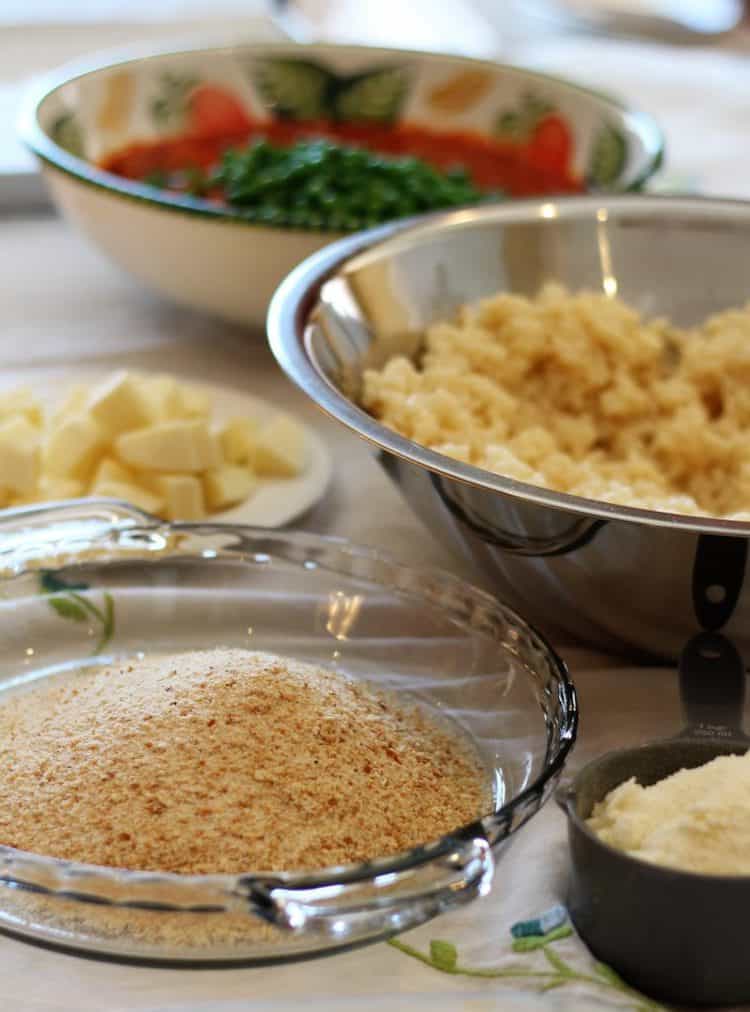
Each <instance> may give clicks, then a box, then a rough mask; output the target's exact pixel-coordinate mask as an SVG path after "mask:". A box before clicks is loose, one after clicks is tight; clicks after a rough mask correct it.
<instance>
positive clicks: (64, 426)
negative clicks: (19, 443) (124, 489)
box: [0, 415, 107, 482]
mask: <svg viewBox="0 0 750 1012" xmlns="http://www.w3.org/2000/svg"><path fill="white" fill-rule="evenodd" d="M106 444H107V437H106V433H105V432H104V430H103V429H102V427H101V426H100V425H98V424H97V423H96V422H95V421H94V419H93V418H91V417H90V416H89V415H71V416H70V417H69V418H66V419H64V420H63V421H62V422H61V423H60V424H59V425H58V426H56V427H54V428H53V429H52V431H51V432H50V434H49V437H48V439H47V442H46V444H45V446H44V452H43V458H42V470H43V471H44V473H45V474H47V475H49V476H50V477H52V478H77V479H79V480H81V481H86V480H87V479H88V477H89V474H90V472H91V470H92V468H93V466H94V464H95V463H96V461H97V459H98V457H99V456H100V454H101V452H102V451H103V450H104V447H105V446H106ZM1 481H2V478H0V482H1Z"/></svg>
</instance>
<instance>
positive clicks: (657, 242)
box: [268, 196, 750, 658]
mask: <svg viewBox="0 0 750 1012" xmlns="http://www.w3.org/2000/svg"><path fill="white" fill-rule="evenodd" d="M749 241H750V204H745V203H741V202H734V201H722V200H708V199H698V198H694V199H691V198H665V197H641V196H633V197H612V198H604V197H601V198H596V197H582V198H570V199H563V200H558V201H525V202H521V203H517V204H514V205H512V206H510V205H506V206H497V207H485V208H481V209H476V210H470V211H458V212H453V213H449V214H441V215H436V216H431V217H430V218H428V219H426V220H424V221H423V222H417V223H416V224H415V223H412V224H411V225H406V226H404V225H403V224H401V225H398V226H386V227H384V228H381V229H377V230H373V231H372V232H368V233H364V234H361V235H358V236H354V237H352V238H350V239H346V240H343V241H341V242H338V243H335V244H334V245H332V246H330V247H328V248H327V249H325V250H322V251H321V252H319V253H317V254H315V255H314V256H313V257H311V258H309V259H308V260H307V261H305V262H304V263H302V264H301V265H300V266H299V267H298V268H297V269H296V270H295V271H293V272H292V274H291V275H290V276H289V277H288V278H287V279H286V281H285V282H284V283H283V284H282V285H281V286H280V288H279V289H278V290H277V292H276V295H275V296H274V300H273V302H272V304H271V308H270V311H269V317H268V330H269V337H270V341H271V346H272V348H273V351H274V353H275V355H276V357H277V359H278V361H279V363H280V364H281V365H282V367H283V368H284V369H285V370H286V372H287V373H288V374H289V376H290V377H291V378H292V379H293V380H294V381H295V382H296V383H297V384H298V385H299V386H300V387H301V388H302V389H303V390H304V391H305V392H306V393H307V394H308V395H309V396H310V397H311V398H312V399H313V400H314V401H315V402H316V403H317V404H318V405H319V406H320V407H321V408H323V409H324V410H325V411H327V412H328V413H329V414H330V415H332V416H333V417H334V418H337V419H338V420H339V421H341V422H342V423H344V424H345V425H347V426H349V427H350V428H351V429H353V430H354V431H355V432H357V433H358V434H359V435H360V436H362V437H363V438H365V439H367V440H368V441H369V442H370V443H371V444H373V445H374V446H375V447H377V448H378V450H379V451H380V457H381V460H382V462H383V464H384V466H385V468H386V470H387V472H388V473H389V474H390V476H391V477H392V478H393V479H394V481H395V482H396V483H397V484H398V485H399V487H400V488H401V490H402V492H403V494H404V495H405V497H406V498H407V499H408V501H409V502H410V503H411V505H412V507H413V508H414V510H415V512H416V513H417V514H418V515H419V516H420V517H422V519H423V520H424V521H425V522H426V523H427V524H428V525H429V526H430V527H431V528H432V530H433V531H435V532H436V533H437V534H438V536H439V537H440V539H441V540H442V541H443V542H449V543H451V544H452V545H453V546H454V547H455V548H456V549H458V551H459V552H461V553H462V554H463V555H465V556H468V557H469V558H470V559H472V560H473V561H474V562H475V563H476V564H477V566H478V567H479V568H480V569H482V570H483V571H484V573H485V574H487V575H489V577H490V578H491V579H492V581H493V582H494V585H495V587H496V588H497V590H498V591H499V592H500V593H501V594H502V595H503V597H505V598H507V599H509V600H510V601H512V602H513V603H514V604H515V605H516V606H518V607H519V608H521V609H523V612H524V614H527V615H530V616H532V617H533V618H534V619H535V620H536V621H537V622H538V623H539V624H540V625H542V626H543V627H546V628H547V629H553V628H556V629H564V630H567V631H568V632H571V633H573V634H574V635H576V636H578V637H580V638H581V639H583V640H586V641H588V642H590V643H594V644H597V645H600V646H603V647H605V648H607V649H615V650H620V651H628V652H633V651H637V652H646V653H648V654H653V655H658V656H661V657H667V658H674V657H676V656H677V655H678V653H679V651H680V649H681V647H682V645H683V644H684V643H685V641H686V640H687V639H688V638H689V637H690V636H691V635H692V634H693V633H694V631H695V619H694V613H693V603H692V572H693V562H694V558H695V554H696V549H697V546H698V542H699V539H700V538H701V537H702V536H703V538H704V543H705V538H706V536H710V537H711V538H713V537H716V538H719V539H724V538H733V539H736V538H739V539H746V538H748V537H750V525H748V524H747V523H744V522H738V521H729V520H719V519H711V518H702V517H689V516H681V515H677V514H673V513H666V512H656V511H653V510H645V509H635V508H632V507H624V506H616V505H611V504H609V503H605V502H601V501H594V500H589V499H584V498H581V497H577V496H572V495H567V494H564V493H558V492H552V491H549V490H547V489H543V488H540V487H537V486H532V485H527V484H524V483H522V482H519V481H515V480H512V479H509V478H504V477H502V476H501V475H497V474H493V473H490V472H488V471H485V470H481V469H479V468H477V467H473V466H471V465H469V464H464V463H461V462H459V461H456V460H452V459H450V458H448V457H445V456H443V455H442V454H438V453H435V452H434V451H432V450H428V449H426V448H424V447H422V446H420V445H418V444H417V443H415V442H413V441H411V440H408V439H405V438H403V437H401V436H399V435H398V434H397V433H395V432H393V431H392V430H390V429H388V428H386V427H385V426H384V425H382V424H380V423H379V422H377V421H376V420H375V419H374V418H372V417H371V416H369V415H368V414H367V413H366V412H365V411H363V410H362V409H361V408H359V407H358V406H357V395H358V385H359V379H360V376H361V372H362V369H363V368H365V367H366V366H370V365H379V364H381V363H383V362H384V361H385V360H386V359H387V358H388V357H390V356H391V355H393V354H394V353H396V352H399V353H405V354H410V355H413V354H414V353H415V351H416V350H417V349H418V347H419V342H420V337H421V334H422V332H423V330H424V328H425V326H427V325H428V324H429V323H431V322H433V321H434V320H436V319H439V318H442V317H445V316H447V315H449V314H450V313H452V311H453V310H455V308H456V307H458V306H459V305H460V304H462V303H465V302H471V301H473V300H475V299H478V298H481V297H483V296H488V295H491V294H494V293H495V292H497V291H516V292H520V293H523V294H527V295H528V294H533V293H535V292H536V291H537V289H538V288H539V287H540V285H541V284H542V283H543V282H545V281H548V280H559V281H561V282H563V283H564V284H566V285H567V286H568V287H569V288H571V289H579V288H590V289H594V290H597V289H598V290H602V291H604V292H605V293H607V294H610V295H613V294H615V293H617V294H618V295H619V296H621V297H622V298H623V299H624V300H625V301H626V302H628V303H630V304H631V305H633V306H635V307H636V308H637V309H638V310H640V311H641V312H643V313H645V314H648V315H652V314H666V315H668V316H669V317H671V318H672V319H673V320H674V321H675V323H677V324H678V325H687V324H691V323H693V322H696V321H698V320H700V319H702V318H703V317H705V316H706V315H708V314H710V313H713V312H716V311H718V310H721V309H725V308H727V307H730V306H738V305H741V304H743V303H744V302H745V301H746V300H747V296H748V291H750V266H748V260H747V256H746V250H747V244H748V242H749ZM713 543H714V544H716V545H718V544H719V542H713ZM720 558H721V553H717V560H720ZM716 587H717V590H716V593H717V594H720V593H721V587H722V573H721V566H720V564H718V562H717V573H716ZM726 632H727V634H728V635H730V636H731V637H732V639H733V640H734V641H735V642H736V643H737V644H738V646H739V647H740V649H741V650H742V651H743V652H744V651H745V650H747V649H750V588H748V586H747V585H746V584H745V585H743V588H742V590H741V591H740V595H739V600H738V602H737V607H736V609H735V611H734V615H733V618H732V620H731V622H730V624H729V626H728V627H727V629H726Z"/></svg>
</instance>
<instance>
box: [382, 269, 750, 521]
mask: <svg viewBox="0 0 750 1012" xmlns="http://www.w3.org/2000/svg"><path fill="white" fill-rule="evenodd" d="M362 403H363V406H364V407H365V408H366V409H367V410H368V411H370V412H371V413H372V414H373V415H374V416H375V417H376V418H378V419H380V420H381V421H382V422H384V423H385V424H386V425H388V426H389V427H390V428H392V429H395V430H396V431H397V432H399V433H400V434H401V435H403V436H406V437H407V438H409V439H413V440H415V441H416V442H418V443H421V444H423V445H424V446H427V447H429V448H431V449H433V450H436V451H438V452H439V453H444V454H446V455H447V456H449V457H454V458H456V459H458V460H462V461H464V462H466V463H470V464H474V465H476V466H477V467H482V468H486V469H487V470H489V471H494V472H495V473H497V474H502V475H505V476H507V477H509V478H515V479H518V480H520V481H524V482H528V483H530V484H533V485H541V486H544V487H547V488H550V489H555V490H556V491H560V492H569V493H572V494H574V495H580V496H586V497H588V498H591V499H599V500H604V501H607V502H613V503H619V504H621V505H626V506H640V507H646V508H651V509H657V510H667V511H670V512H677V513H687V514H698V515H707V516H716V517H729V518H733V519H743V520H747V519H750V440H748V438H747V431H748V428H749V427H750V304H749V305H748V306H746V307H745V308H743V309H730V310H728V311H726V312H724V313H720V314H718V315H716V316H713V317H711V318H709V319H708V320H706V321H705V322H704V323H703V324H702V325H700V326H698V327H696V328H694V329H691V330H681V329H678V328H677V327H675V326H673V325H671V324H670V323H669V322H668V321H667V320H664V319H652V320H645V319H643V318H642V317H641V316H640V315H639V314H638V313H637V312H636V310H634V309H633V308H631V307H629V306H628V305H626V304H625V303H624V302H622V301H621V300H619V299H616V298H610V297H608V296H606V295H603V294H596V293H591V292H581V293H578V294H570V293H569V292H568V291H567V290H566V289H565V288H563V287H562V286H560V285H557V284H549V285H546V286H545V287H544V288H543V289H542V290H541V291H540V293H539V295H538V296H537V297H536V298H533V299H529V298H524V297H522V296H520V295H510V294H500V295H497V296H494V297H493V298H489V299H485V300H483V301H482V302H479V303H478V304H476V305H472V306H465V307H463V308H462V309H461V310H460V312H459V314H458V318H457V319H456V320H455V321H454V322H446V323H437V324H435V325H433V326H431V327H430V328H428V330H427V332H426V337H425V344H424V351H423V355H422V357H421V360H420V361H419V362H418V363H416V364H415V363H413V362H412V361H411V360H409V359H408V358H405V357H403V356H400V357H394V358H392V359H391V360H390V361H389V362H388V363H387V364H386V365H385V367H384V368H383V369H382V370H368V371H366V372H365V374H364V382H363V394H362Z"/></svg>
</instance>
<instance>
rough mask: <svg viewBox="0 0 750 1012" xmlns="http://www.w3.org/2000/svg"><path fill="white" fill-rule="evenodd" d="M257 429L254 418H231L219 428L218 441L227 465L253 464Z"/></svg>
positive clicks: (257, 424) (256, 422) (257, 425)
mask: <svg viewBox="0 0 750 1012" xmlns="http://www.w3.org/2000/svg"><path fill="white" fill-rule="evenodd" d="M259 428H260V425H259V423H258V421H257V419H255V418H233V419H232V420H231V421H229V422H227V423H226V425H224V426H223V427H222V428H221V430H220V432H219V439H220V440H221V448H222V450H223V451H224V457H225V459H226V461H227V463H229V464H252V463H253V461H254V457H255V442H256V439H257V438H258V429H259Z"/></svg>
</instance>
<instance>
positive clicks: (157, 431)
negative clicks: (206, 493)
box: [115, 419, 216, 473]
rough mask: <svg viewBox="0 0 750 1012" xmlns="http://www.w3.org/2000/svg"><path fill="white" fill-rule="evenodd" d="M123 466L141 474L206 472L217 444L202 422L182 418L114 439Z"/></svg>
mask: <svg viewBox="0 0 750 1012" xmlns="http://www.w3.org/2000/svg"><path fill="white" fill-rule="evenodd" d="M115 452H116V453H117V456H118V458H119V459H120V461H122V462H123V463H124V464H128V465H129V466H130V467H135V468H142V469H143V470H144V471H187V472H191V473H195V472H198V471H205V470H207V469H208V468H210V467H213V466H214V465H215V463H216V443H215V440H214V438H213V436H212V434H211V433H210V432H209V429H208V425H207V424H206V423H205V422H204V421H197V420H190V419H181V420H175V421H169V422H160V423H159V424H158V425H151V426H149V427H148V428H145V429H136V430H135V431H134V432H126V433H124V434H123V435H122V436H119V437H118V438H117V439H116V440H115Z"/></svg>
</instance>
